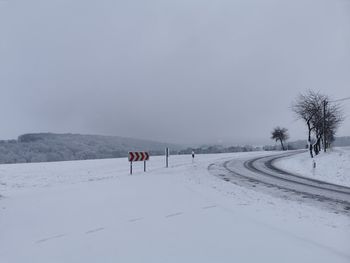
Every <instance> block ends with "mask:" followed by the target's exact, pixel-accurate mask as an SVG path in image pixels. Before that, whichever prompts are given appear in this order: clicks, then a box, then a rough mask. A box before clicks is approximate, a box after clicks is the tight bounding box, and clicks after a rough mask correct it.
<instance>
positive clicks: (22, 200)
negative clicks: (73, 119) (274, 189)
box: [0, 152, 350, 263]
mask: <svg viewBox="0 0 350 263" xmlns="http://www.w3.org/2000/svg"><path fill="white" fill-rule="evenodd" d="M262 155H266V153H265V152H251V153H233V154H216V155H215V154H213V155H197V156H196V160H195V162H194V163H192V160H191V157H190V156H189V155H183V156H171V158H170V168H168V169H167V168H164V158H163V157H152V158H151V160H150V161H149V162H148V171H147V172H146V173H143V166H142V163H135V165H134V172H135V173H134V175H132V176H131V175H129V174H128V172H129V170H128V169H129V164H128V162H127V160H126V158H121V159H105V160H89V161H70V162H58V163H35V164H13V165H1V166H0V194H1V195H2V197H1V198H0V261H1V263H14V262H16V263H17V262H35V263H40V262H45V263H47V262H50V263H53V262H65V263H67V262H84V263H86V262H162V263H163V262H177V263H178V262H269V263H271V262H298V263H300V262H332V263H333V262H349V261H350V245H349V244H350V220H349V217H347V216H345V215H342V214H336V213H333V212H330V211H327V210H320V209H318V208H315V207H312V206H310V205H307V204H304V203H302V202H300V203H299V202H293V201H288V200H284V199H278V198H275V197H273V196H270V195H267V194H264V193H260V192H258V191H255V190H252V189H247V188H244V187H240V186H237V185H235V184H232V183H228V182H225V181H224V180H221V179H219V178H218V177H215V176H213V175H211V174H210V173H209V172H208V169H207V168H208V166H209V165H210V164H212V163H214V162H219V161H224V160H229V159H233V158H250V157H256V156H262Z"/></svg>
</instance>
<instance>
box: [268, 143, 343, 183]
mask: <svg viewBox="0 0 350 263" xmlns="http://www.w3.org/2000/svg"><path fill="white" fill-rule="evenodd" d="M314 160H315V162H316V168H315V169H313V165H312V159H311V158H310V154H309V153H308V152H305V153H303V154H298V155H294V156H291V157H289V158H284V159H280V160H279V161H277V162H276V163H275V165H276V166H277V167H279V168H281V169H283V170H287V171H290V172H293V173H297V174H299V175H302V176H307V177H311V178H314V179H318V180H321V181H326V182H329V183H334V184H339V185H345V186H349V187H350V147H339V148H334V149H332V150H330V151H328V152H326V153H324V152H321V153H320V154H319V155H318V156H316V157H315V158H314Z"/></svg>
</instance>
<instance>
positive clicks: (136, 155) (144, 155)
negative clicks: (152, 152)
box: [129, 152, 149, 162]
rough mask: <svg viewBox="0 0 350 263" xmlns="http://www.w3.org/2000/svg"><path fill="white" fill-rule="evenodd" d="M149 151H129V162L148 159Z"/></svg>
mask: <svg viewBox="0 0 350 263" xmlns="http://www.w3.org/2000/svg"><path fill="white" fill-rule="evenodd" d="M148 160H149V153H148V152H129V162H137V161H148Z"/></svg>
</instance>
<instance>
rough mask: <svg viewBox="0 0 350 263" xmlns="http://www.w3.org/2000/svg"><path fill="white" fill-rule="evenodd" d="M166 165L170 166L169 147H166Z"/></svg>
mask: <svg viewBox="0 0 350 263" xmlns="http://www.w3.org/2000/svg"><path fill="white" fill-rule="evenodd" d="M165 166H166V168H168V167H169V148H165Z"/></svg>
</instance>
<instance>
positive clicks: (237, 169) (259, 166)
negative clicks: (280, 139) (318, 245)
mask: <svg viewBox="0 0 350 263" xmlns="http://www.w3.org/2000/svg"><path fill="white" fill-rule="evenodd" d="M303 152H304V151H294V152H293V151H292V152H287V153H281V154H277V155H272V156H270V155H268V156H263V157H257V158H247V159H238V160H237V159H236V160H230V161H225V162H223V163H219V164H213V165H211V166H210V167H209V169H210V170H211V171H212V173H214V174H216V175H219V176H220V177H221V178H223V179H224V180H226V181H234V182H236V183H238V182H240V183H241V184H245V185H247V186H249V187H258V188H259V189H261V190H265V191H266V190H267V191H268V192H271V188H273V191H280V192H281V193H282V194H284V193H285V192H286V191H288V192H290V193H291V194H294V195H297V196H294V197H292V198H299V200H300V197H301V198H302V199H312V201H313V202H318V203H320V204H318V205H324V206H326V207H328V208H330V209H333V210H334V209H335V210H336V211H339V212H341V213H346V214H350V188H349V187H346V186H341V185H336V184H332V183H327V182H324V181H320V180H317V179H314V178H310V177H305V176H301V175H298V174H294V173H291V172H289V171H285V170H282V169H280V168H277V167H276V166H275V165H274V163H275V162H276V161H278V160H280V159H283V158H286V157H290V156H295V155H297V154H302V153H303ZM216 169H217V171H216ZM274 194H275V195H276V193H274ZM277 194H278V193H277Z"/></svg>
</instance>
